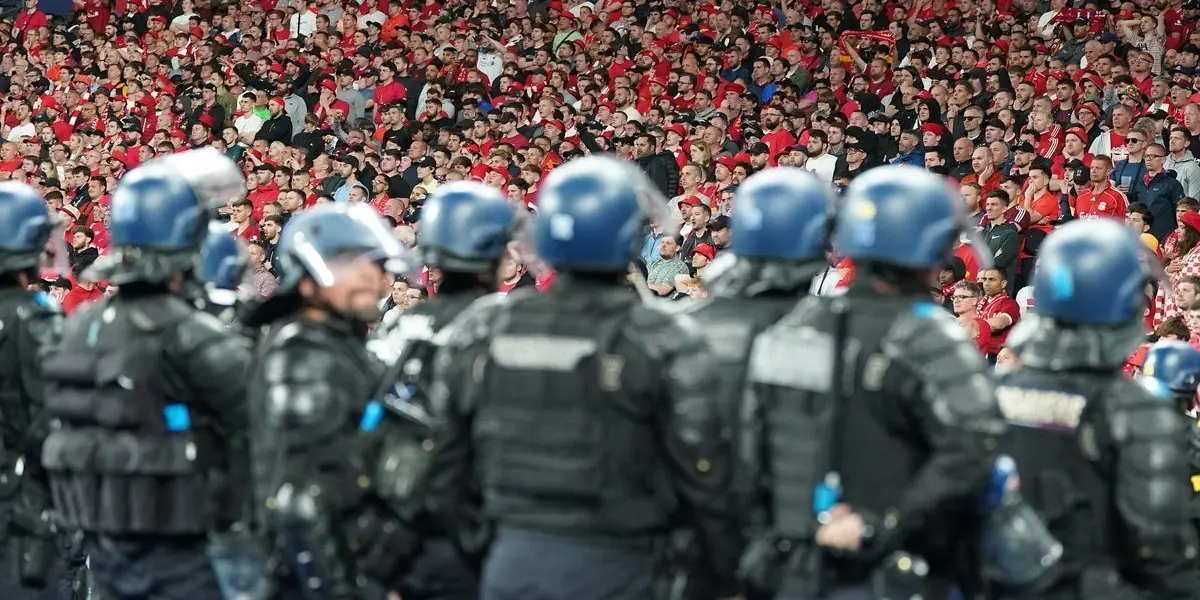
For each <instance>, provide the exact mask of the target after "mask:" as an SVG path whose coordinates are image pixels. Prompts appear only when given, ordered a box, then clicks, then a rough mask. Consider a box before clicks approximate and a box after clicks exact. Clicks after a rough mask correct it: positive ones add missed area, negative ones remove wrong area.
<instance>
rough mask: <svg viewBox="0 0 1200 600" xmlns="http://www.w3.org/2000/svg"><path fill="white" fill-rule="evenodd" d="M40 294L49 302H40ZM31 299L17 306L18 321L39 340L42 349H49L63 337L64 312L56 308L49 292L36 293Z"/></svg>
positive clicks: (39, 346)
mask: <svg viewBox="0 0 1200 600" xmlns="http://www.w3.org/2000/svg"><path fill="white" fill-rule="evenodd" d="M38 295H41V296H45V297H46V299H47V300H49V304H47V303H45V302H39V301H38ZM31 300H32V301H31V302H28V303H22V304H20V305H18V306H17V311H16V312H17V321H19V322H20V323H21V326H22V327H24V329H25V331H27V332H28V333H29V335H31V336H32V337H33V339H35V340H37V344H38V348H39V349H41V351H49V350H50V349H51V348H53V347H54V346H55V345H56V344H58V342H59V340H61V339H62V334H63V314H62V312H60V311H59V310H57V309H56V308H54V306H55V305H54V300H53V298H50V297H49V296H48V295H47V294H43V293H41V292H39V293H38V294H34V295H33V296H32V297H31ZM0 325H2V324H0Z"/></svg>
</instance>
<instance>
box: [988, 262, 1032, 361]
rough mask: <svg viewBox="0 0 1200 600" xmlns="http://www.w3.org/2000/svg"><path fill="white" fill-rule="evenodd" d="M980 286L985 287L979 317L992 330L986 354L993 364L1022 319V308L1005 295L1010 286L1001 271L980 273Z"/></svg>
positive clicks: (994, 270) (990, 270)
mask: <svg viewBox="0 0 1200 600" xmlns="http://www.w3.org/2000/svg"><path fill="white" fill-rule="evenodd" d="M979 284H980V285H981V286H983V293H984V295H983V297H982V298H980V299H979V307H978V310H979V316H981V317H983V318H984V320H986V321H987V324H988V326H989V327H990V328H991V330H992V339H991V341H989V342H988V345H987V349H986V351H985V354H986V355H987V357H988V360H989V361H991V362H992V363H993V364H995V362H996V355H997V354H999V353H1000V347H1001V346H1003V345H1004V341H1005V340H1006V339H1008V332H1009V331H1011V330H1012V327H1013V325H1016V324H1017V321H1018V320H1020V318H1021V307H1020V306H1018V305H1017V301H1016V300H1013V299H1012V298H1010V297H1009V296H1008V294H1007V293H1005V291H1004V289H1005V287H1006V286H1007V285H1008V280H1007V279H1005V276H1004V273H1003V272H1001V271H1000V270H999V269H984V270H983V271H981V272H980V273H979Z"/></svg>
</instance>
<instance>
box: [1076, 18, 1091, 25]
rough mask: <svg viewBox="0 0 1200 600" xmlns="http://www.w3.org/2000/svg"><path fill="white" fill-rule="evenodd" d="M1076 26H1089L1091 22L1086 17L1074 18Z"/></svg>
mask: <svg viewBox="0 0 1200 600" xmlns="http://www.w3.org/2000/svg"><path fill="white" fill-rule="evenodd" d="M1075 24H1076V25H1091V24H1092V22H1091V20H1089V19H1088V18H1087V17H1075Z"/></svg>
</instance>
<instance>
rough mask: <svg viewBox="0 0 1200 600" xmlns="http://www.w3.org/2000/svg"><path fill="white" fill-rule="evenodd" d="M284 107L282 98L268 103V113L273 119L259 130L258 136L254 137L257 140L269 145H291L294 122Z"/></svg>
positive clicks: (273, 99) (272, 99)
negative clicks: (279, 143)
mask: <svg viewBox="0 0 1200 600" xmlns="http://www.w3.org/2000/svg"><path fill="white" fill-rule="evenodd" d="M283 106H284V104H283V99H282V98H278V97H277V98H271V101H270V102H268V103H267V111H268V112H270V115H271V118H269V119H267V121H266V122H265V123H263V126H262V129H259V130H258V134H257V135H255V136H254V139H255V140H263V141H266V142H267V143H271V142H283V143H285V144H290V143H291V141H292V120H291V118H290V117H288V116H287V113H285V112H284V111H283Z"/></svg>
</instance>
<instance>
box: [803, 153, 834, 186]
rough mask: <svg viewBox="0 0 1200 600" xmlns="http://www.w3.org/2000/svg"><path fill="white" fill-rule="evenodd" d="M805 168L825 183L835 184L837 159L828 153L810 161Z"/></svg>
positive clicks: (805, 164)
mask: <svg viewBox="0 0 1200 600" xmlns="http://www.w3.org/2000/svg"><path fill="white" fill-rule="evenodd" d="M804 168H805V169H807V170H809V171H812V172H813V173H815V174H816V175H817V178H818V179H820V180H821V181H824V182H825V183H833V170H834V169H835V168H837V157H836V156H834V155H832V154H830V153H828V152H826V153H824V154H822V155H821V156H817V157H813V158H810V159H808V162H806V163H804Z"/></svg>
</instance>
